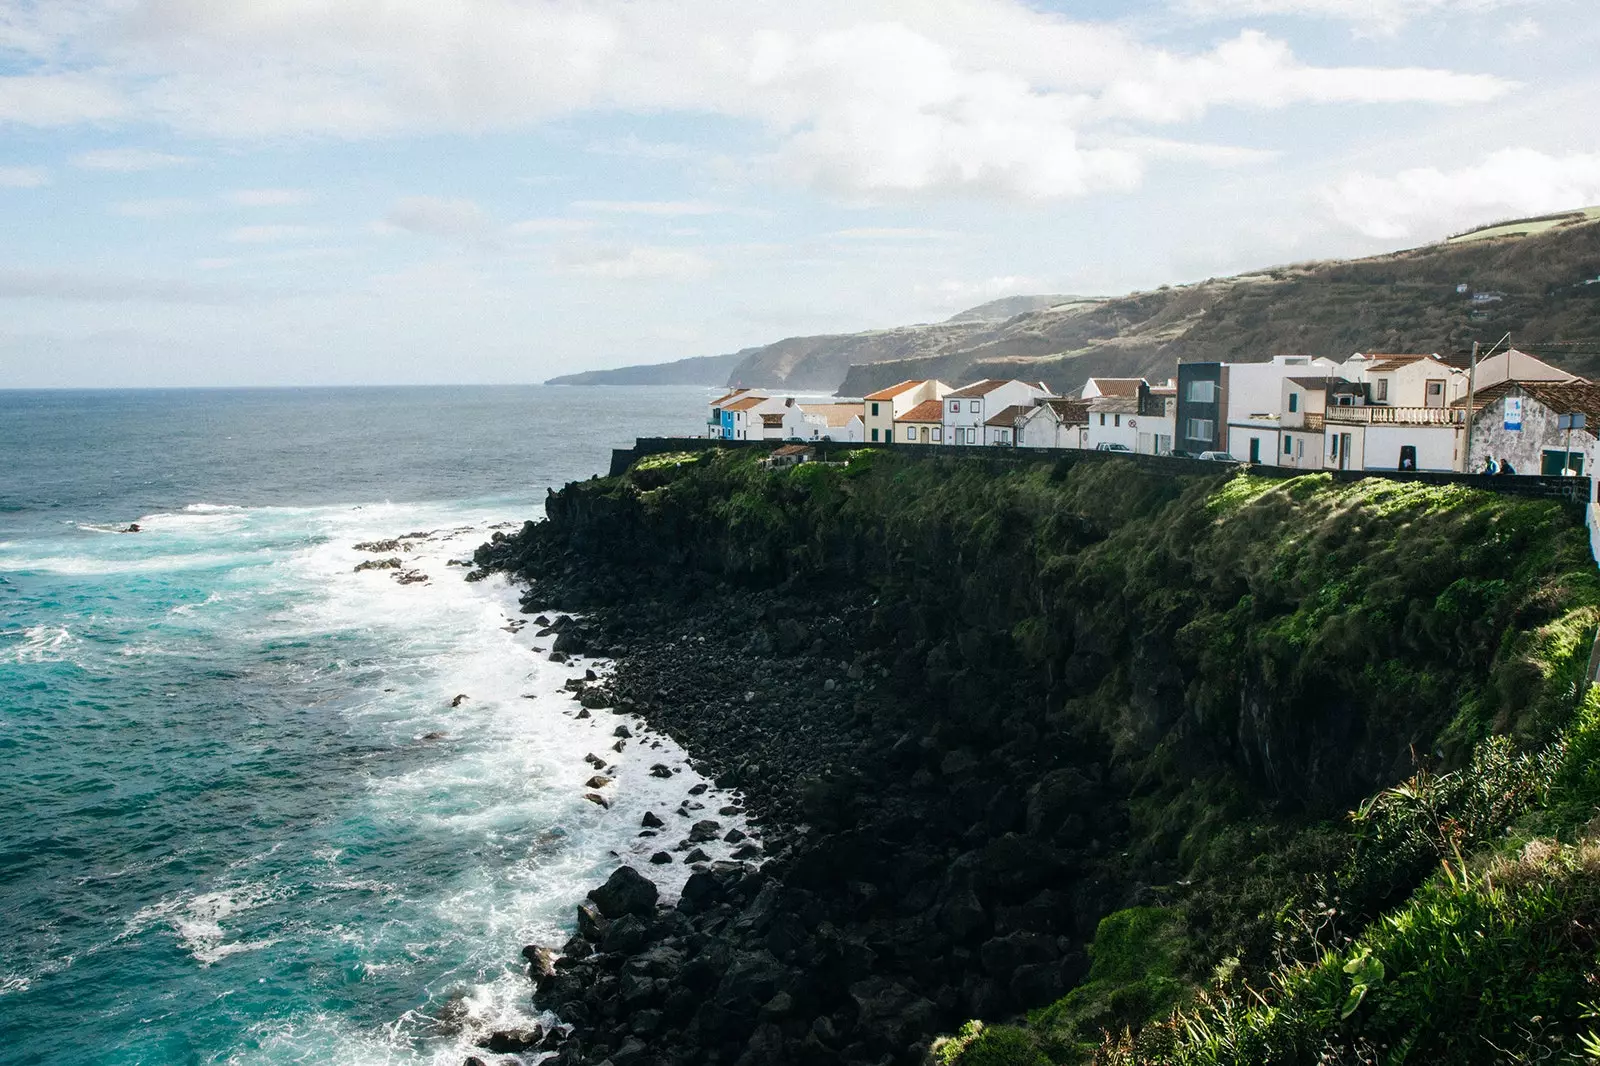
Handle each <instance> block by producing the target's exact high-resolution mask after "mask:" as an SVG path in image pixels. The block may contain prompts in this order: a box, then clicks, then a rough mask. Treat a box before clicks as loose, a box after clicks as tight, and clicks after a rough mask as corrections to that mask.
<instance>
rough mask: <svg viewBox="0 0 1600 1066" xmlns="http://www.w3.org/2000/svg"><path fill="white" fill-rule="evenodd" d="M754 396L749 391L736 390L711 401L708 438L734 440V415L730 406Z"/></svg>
mask: <svg viewBox="0 0 1600 1066" xmlns="http://www.w3.org/2000/svg"><path fill="white" fill-rule="evenodd" d="M752 395H754V394H753V393H752V392H751V391H750V390H749V389H734V390H733V391H732V392H730V393H728V394H727V395H726V396H719V397H718V398H717V399H715V400H712V401H711V413H710V414H709V415H707V416H706V436H707V437H712V438H721V439H723V440H732V439H733V421H734V420H733V414H732V412H730V411H729V410H728V405H729V404H731V403H733V402H734V401H735V400H740V399H744V398H746V397H749V396H752Z"/></svg>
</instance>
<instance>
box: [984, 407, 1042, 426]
mask: <svg viewBox="0 0 1600 1066" xmlns="http://www.w3.org/2000/svg"><path fill="white" fill-rule="evenodd" d="M1032 409H1033V407H1032V405H1030V404H1020V403H1014V404H1012V405H1011V406H1010V407H1007V408H1006V409H1005V410H1004V411H1001V412H1000V413H999V414H997V415H995V416H994V417H993V418H991V419H989V421H987V422H985V423H984V425H986V426H1014V425H1016V424H1017V419H1019V418H1021V417H1022V416H1023V415H1025V414H1027V413H1028V412H1029V411H1031V410H1032Z"/></svg>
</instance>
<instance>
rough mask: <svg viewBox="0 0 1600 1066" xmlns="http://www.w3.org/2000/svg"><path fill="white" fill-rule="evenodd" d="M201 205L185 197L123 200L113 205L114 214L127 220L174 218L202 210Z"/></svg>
mask: <svg viewBox="0 0 1600 1066" xmlns="http://www.w3.org/2000/svg"><path fill="white" fill-rule="evenodd" d="M200 206H201V205H200V204H199V203H198V202H196V201H194V200H189V199H185V198H183V197H177V196H169V197H157V198H154V199H149V200H123V201H122V202H121V203H116V204H112V205H111V212H112V213H113V214H117V215H122V216H123V217H125V218H172V217H173V216H175V215H186V214H189V213H191V212H194V211H198V210H200Z"/></svg>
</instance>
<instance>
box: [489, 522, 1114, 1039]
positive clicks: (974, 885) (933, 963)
mask: <svg viewBox="0 0 1600 1066" xmlns="http://www.w3.org/2000/svg"><path fill="white" fill-rule="evenodd" d="M481 555H482V553H480V556H481ZM485 561H486V560H485V559H483V558H481V557H480V559H479V562H480V565H482V564H483V563H484V562H485ZM604 584H605V577H604V576H603V575H600V574H598V573H593V572H590V573H582V574H580V573H579V571H577V570H576V569H574V570H570V571H567V572H565V573H564V575H557V574H555V573H546V574H545V575H544V576H543V577H542V578H541V579H540V580H539V581H537V582H536V583H535V585H534V587H533V589H532V590H531V591H530V592H529V593H528V594H527V596H526V598H525V601H524V609H525V610H526V611H528V612H530V613H532V612H537V611H541V610H546V609H553V608H562V609H565V608H567V607H569V606H573V605H577V606H581V608H582V609H583V610H584V611H585V614H584V615H583V617H581V618H575V619H569V620H568V622H567V624H566V625H564V626H563V627H562V629H561V630H560V632H559V634H558V635H557V636H556V641H555V644H554V649H553V652H554V654H556V655H563V656H564V655H568V654H579V653H581V654H584V655H591V656H600V657H605V658H610V659H612V660H613V661H614V663H615V666H614V671H613V673H612V674H611V675H610V676H608V677H606V678H603V679H596V680H595V681H594V682H592V683H590V684H588V685H585V686H584V687H583V689H582V691H580V692H579V693H578V695H579V698H580V700H581V701H582V702H583V703H584V704H585V705H586V706H592V707H594V708H595V709H596V711H597V712H598V711H599V709H600V708H601V707H614V708H615V709H617V710H618V711H621V712H625V713H629V714H635V715H639V716H641V717H642V718H644V719H645V720H646V721H647V722H648V723H649V724H650V726H651V727H652V728H654V729H658V730H660V731H662V732H664V733H667V734H668V735H670V736H672V737H673V739H674V740H676V741H677V742H678V743H679V744H680V745H682V746H683V747H684V749H685V750H686V751H688V752H689V753H690V756H691V758H692V759H693V761H694V762H695V764H696V767H697V769H700V770H701V771H702V772H704V773H706V774H708V775H709V776H712V777H713V778H714V779H715V780H716V782H717V785H718V786H719V788H725V789H730V790H732V789H737V790H738V791H739V792H740V794H741V795H742V797H743V800H744V804H745V807H746V810H747V812H748V813H749V815H750V816H751V818H752V819H753V821H754V823H755V824H758V825H759V826H761V828H762V838H763V839H762V842H761V844H760V845H757V844H755V843H754V842H746V843H745V844H744V846H743V847H742V848H741V850H739V851H736V852H735V853H734V854H735V856H737V857H742V858H744V859H747V860H750V861H743V862H740V861H720V862H698V863H696V860H697V859H704V858H705V856H704V855H703V854H698V853H696V851H695V850H694V848H695V844H696V843H697V840H704V839H706V838H707V836H708V835H710V834H717V833H720V832H721V826H720V825H719V824H718V823H717V821H716V819H715V818H714V817H702V816H701V814H700V812H695V811H691V810H689V809H688V807H687V804H686V805H685V806H684V807H682V808H680V809H679V810H677V811H675V812H670V813H669V812H662V814H661V818H662V819H664V820H665V825H662V826H656V825H652V824H650V821H649V819H648V818H647V821H646V824H645V825H644V826H642V827H641V832H646V833H650V832H657V833H660V834H661V835H662V838H663V840H664V841H665V840H667V839H670V838H671V837H672V836H674V835H678V836H679V840H678V841H677V843H676V845H675V846H674V847H673V850H672V851H663V852H661V853H658V854H657V856H656V857H655V859H656V860H657V861H663V862H667V861H672V862H684V863H690V864H694V865H695V871H696V872H695V873H694V874H692V875H691V877H690V878H689V880H688V882H687V884H686V885H685V887H684V890H683V892H682V895H681V897H680V898H679V899H678V900H677V901H676V902H675V904H673V905H671V906H664V905H661V904H660V903H659V902H658V901H657V899H656V896H655V892H654V887H653V886H651V885H650V884H649V882H648V881H647V880H645V879H644V878H642V877H639V876H638V875H637V872H636V871H633V870H631V869H630V868H628V867H622V868H621V869H619V870H618V871H617V873H616V874H615V875H613V877H612V878H611V880H610V881H608V882H607V884H606V885H604V886H601V887H599V888H597V889H596V890H595V891H594V892H592V893H591V894H590V903H589V904H586V905H585V907H584V908H583V909H582V910H581V911H580V914H579V916H578V929H579V931H578V934H577V935H576V936H574V937H573V938H572V940H570V941H569V942H568V943H567V944H565V945H562V946H560V947H559V948H556V949H555V950H549V949H545V948H537V947H530V949H529V950H528V952H527V954H528V957H529V959H530V963H531V964H532V966H531V969H532V973H533V975H534V977H535V981H536V991H535V994H534V1002H535V1005H536V1006H537V1007H539V1008H541V1009H544V1010H549V1011H552V1012H554V1013H555V1014H556V1015H557V1017H559V1018H560V1019H561V1020H562V1022H563V1023H564V1025H565V1026H569V1027H570V1031H568V1030H566V1029H559V1030H556V1031H555V1032H553V1033H549V1034H525V1037H526V1041H527V1042H526V1043H525V1044H523V1045H522V1046H524V1047H527V1048H530V1049H538V1050H543V1051H553V1052H555V1053H556V1057H555V1059H554V1061H556V1062H559V1063H563V1064H578V1063H582V1064H598V1063H602V1062H606V1061H609V1062H611V1063H613V1064H614V1066H637V1064H655V1063H660V1064H668V1063H671V1064H685V1066H686V1064H689V1063H730V1064H732V1063H745V1064H754V1063H843V1064H861V1066H867V1064H872V1066H892V1064H907V1066H909V1064H912V1063H920V1062H922V1061H923V1060H924V1058H925V1056H926V1052H927V1050H928V1046H929V1042H930V1041H931V1040H932V1039H933V1037H934V1036H935V1035H936V1034H938V1033H940V1032H944V1031H949V1030H951V1029H953V1028H955V1027H956V1026H958V1025H959V1024H960V1023H961V1022H962V1021H964V1020H966V1019H968V1018H972V1017H986V1018H994V1017H1005V1016H1007V1015H1011V1014H1014V1013H1016V1012H1018V1011H1020V1010H1023V1009H1027V1008H1031V1007H1037V1006H1041V1005H1044V1004H1047V1003H1049V1002H1051V1001H1052V1000H1053V999H1055V998H1056V997H1058V996H1060V995H1061V994H1062V993H1063V991H1064V990H1065V989H1067V988H1069V987H1071V986H1072V985H1073V984H1074V983H1075V982H1076V981H1077V980H1078V978H1079V977H1080V976H1081V975H1082V973H1083V972H1084V970H1085V969H1086V965H1087V963H1086V959H1085V955H1084V951H1083V945H1084V943H1085V942H1086V941H1087V940H1088V939H1089V938H1090V937H1091V936H1092V933H1093V930H1094V927H1095V923H1096V922H1097V921H1098V919H1099V918H1100V917H1101V916H1102V915H1103V914H1104V913H1107V912H1108V911H1110V910H1112V909H1114V908H1115V907H1116V906H1119V905H1121V902H1122V899H1123V897H1124V896H1125V895H1126V893H1127V888H1128V886H1125V885H1121V884H1119V883H1116V882H1115V881H1114V880H1106V879H1102V878H1100V877H1096V876H1083V872H1084V871H1088V870H1093V869H1094V866H1095V863H1094V857H1095V856H1096V855H1097V854H1103V853H1105V852H1107V851H1108V850H1109V849H1111V848H1114V847H1116V846H1117V840H1116V835H1115V832H1114V831H1113V830H1110V827H1108V826H1102V827H1099V829H1098V830H1097V832H1096V833H1094V834H1090V833H1089V832H1088V831H1087V829H1086V827H1085V826H1084V824H1083V820H1082V819H1081V818H1078V817H1075V816H1071V815H1070V814H1069V809H1070V808H1073V807H1074V806H1076V805H1078V804H1081V803H1082V802H1083V801H1084V800H1085V798H1086V797H1087V795H1088V794H1089V793H1091V792H1093V791H1094V789H1095V785H1094V782H1093V771H1092V770H1090V769H1088V768H1087V767H1086V768H1085V769H1084V770H1082V771H1078V770H1073V771H1069V772H1067V773H1065V774H1057V775H1055V776H1054V777H1051V778H1049V779H1048V780H1045V781H1038V780H1032V781H1031V783H1030V784H1029V786H1027V787H1022V786H1020V785H1019V782H1020V781H1022V780H1023V779H1024V778H1025V777H1026V778H1029V779H1031V778H1033V777H1034V775H1033V774H1032V773H1031V772H1026V771H1022V772H1019V771H1021V770H1022V768H1023V767H1027V766H1029V764H1032V763H1035V762H1036V761H1037V755H1038V753H1037V751H1034V752H1030V751H1029V749H1030V748H1031V747H1035V745H1032V744H1030V742H1029V740H1028V738H1027V737H1025V736H1024V737H1019V738H1018V739H1017V743H1016V745H1015V746H1014V747H1012V748H1011V749H1010V750H1007V749H1006V748H1005V747H1000V748H997V749H996V750H995V751H993V752H989V753H985V754H984V755H983V756H981V757H980V756H979V755H976V754H974V753H973V752H972V751H971V750H969V749H967V748H966V747H963V746H954V745H951V744H950V743H949V738H944V739H941V738H940V736H938V735H937V730H934V731H933V732H930V731H929V730H928V729H927V728H926V727H925V726H926V723H925V722H924V721H923V720H922V719H921V717H920V716H919V715H917V714H915V713H911V714H908V713H906V712H905V710H904V709H903V708H902V707H901V703H902V701H903V700H904V699H906V693H907V692H908V691H914V689H915V685H914V684H912V685H908V682H911V681H913V680H916V679H921V678H922V677H923V676H924V674H923V673H922V671H920V670H916V669H914V668H913V666H912V663H911V661H910V660H909V659H907V658H906V657H905V656H899V657H897V656H895V655H894V654H892V651H891V650H889V649H885V648H882V647H879V646H875V643H874V641H873V640H872V639H871V636H870V634H871V615H872V610H873V608H872V604H871V603H870V601H868V600H867V599H865V598H864V597H862V596H861V595H860V594H859V593H855V592H852V591H849V590H844V591H840V590H832V591H830V590H825V589H817V588H812V589H807V590H803V591H802V590H798V589H790V590H782V591H779V590H773V591H765V592H756V593H748V592H744V591H741V590H733V589H728V590H724V591H722V592H718V593H713V594H710V595H704V596H700V597H698V598H697V599H696V600H695V601H693V602H685V601H683V600H681V599H679V598H677V597H675V596H672V595H664V596H663V597H662V598H661V599H659V600H653V599H650V598H648V597H643V596H639V595H628V594H619V591H618V590H617V589H615V588H613V589H612V591H610V592H604V591H602V587H603V586H604ZM613 597H615V599H614V600H613ZM608 601H611V602H608ZM897 670H898V672H899V675H900V676H898V678H897ZM906 675H915V677H914V678H913V677H911V676H906ZM707 813H709V812H707ZM1063 845H1065V846H1063ZM762 860H764V861H762ZM1069 869H1070V870H1074V874H1073V875H1072V876H1066V874H1067V871H1068V870H1069ZM647 888H648V891H646V889H647ZM500 1036H501V1037H502V1039H501V1040H500V1043H499V1044H498V1045H496V1046H499V1047H504V1048H510V1047H511V1045H512V1044H513V1043H516V1042H517V1041H516V1040H515V1039H513V1040H510V1041H507V1040H506V1039H503V1037H504V1034H500ZM535 1037H537V1039H535Z"/></svg>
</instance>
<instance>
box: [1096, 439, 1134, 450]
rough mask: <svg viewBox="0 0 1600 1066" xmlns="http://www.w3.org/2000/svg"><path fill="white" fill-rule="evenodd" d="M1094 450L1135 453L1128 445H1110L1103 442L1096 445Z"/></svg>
mask: <svg viewBox="0 0 1600 1066" xmlns="http://www.w3.org/2000/svg"><path fill="white" fill-rule="evenodd" d="M1094 450H1095V451H1097V452H1131V451H1133V449H1132V448H1130V447H1128V446H1127V445H1126V444H1108V443H1105V442H1103V441H1102V442H1101V443H1099V444H1096V445H1095V446H1094Z"/></svg>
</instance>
